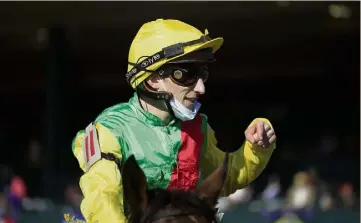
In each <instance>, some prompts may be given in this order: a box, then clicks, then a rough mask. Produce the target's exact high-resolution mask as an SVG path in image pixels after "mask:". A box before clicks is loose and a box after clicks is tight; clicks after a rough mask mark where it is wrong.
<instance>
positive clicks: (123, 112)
mask: <svg viewBox="0 0 361 223" xmlns="http://www.w3.org/2000/svg"><path fill="white" fill-rule="evenodd" d="M222 43H223V38H215V39H211V38H210V37H209V36H208V32H207V31H206V32H205V33H204V34H203V33H202V32H200V31H199V30H198V29H196V28H194V27H192V26H190V25H188V24H185V23H183V22H181V21H178V20H163V19H158V20H156V21H152V22H149V23H146V24H144V25H143V26H142V27H141V29H140V30H139V31H138V33H137V35H136V37H135V39H134V40H133V43H132V45H131V48H130V52H129V66H128V73H127V80H128V82H129V84H130V85H131V86H132V87H133V88H134V89H135V90H136V91H135V93H134V95H133V97H132V98H131V99H130V100H129V101H128V102H126V103H120V104H117V105H114V106H112V107H110V108H107V109H105V110H104V111H103V112H102V113H101V114H100V115H99V116H98V117H97V118H96V119H95V120H94V122H92V123H90V124H89V125H88V127H87V128H86V129H85V130H82V131H79V132H78V134H77V135H76V137H75V138H74V140H73V144H72V148H73V153H74V155H75V157H76V158H77V160H78V162H79V165H80V167H81V169H82V170H83V171H84V174H83V176H82V177H81V179H80V187H81V189H82V192H83V194H84V199H83V201H82V204H81V210H82V214H83V215H84V217H85V219H86V220H87V222H126V217H125V216H126V214H125V213H127V210H126V209H127V205H126V202H123V190H122V179H121V174H120V169H121V165H122V163H123V162H124V161H125V160H126V159H127V158H128V157H129V156H130V155H134V156H135V158H136V160H137V163H138V164H139V166H140V167H141V168H142V170H143V171H144V173H145V175H146V177H147V183H148V186H149V188H150V189H153V188H162V189H181V190H194V189H195V188H196V187H197V185H199V184H200V183H201V182H202V180H203V179H205V178H206V177H207V176H208V175H209V174H210V173H212V171H213V170H214V169H216V168H217V167H219V166H220V165H221V164H222V162H223V158H224V152H223V151H221V150H220V149H218V148H217V140H216V138H215V135H214V131H213V130H212V128H211V127H210V126H209V124H208V121H207V116H205V115H203V114H199V113H198V109H199V107H200V104H198V103H195V104H196V106H194V109H193V110H189V109H186V108H185V107H184V106H183V105H182V104H180V102H178V101H177V100H176V99H174V98H173V97H172V95H171V94H169V93H168V92H154V91H152V90H151V89H149V88H148V87H147V86H145V85H144V80H145V79H147V78H148V77H149V76H150V75H151V74H152V73H156V74H158V75H169V76H170V77H171V79H172V81H174V82H176V83H179V84H183V85H185V86H187V85H190V84H193V82H194V81H193V82H192V78H193V80H198V79H199V78H202V79H204V81H205V80H206V78H207V75H208V72H207V69H206V66H205V64H208V63H210V62H213V61H214V57H213V54H214V53H215V52H216V51H217V50H218V49H219V48H220V46H221V45H222ZM188 55H192V57H187V56H188ZM201 58H202V59H201ZM194 64H198V65H197V66H194ZM139 95H145V96H147V97H151V98H154V99H157V100H163V101H164V102H165V104H166V105H167V108H168V111H169V113H170V114H171V116H172V118H171V119H170V120H167V121H162V120H161V119H159V118H158V117H157V116H155V115H153V114H152V113H150V112H148V111H147V110H146V109H144V108H143V107H142V105H141V103H140V101H139ZM258 120H260V119H255V120H254V121H253V122H252V123H251V124H254V123H255V122H256V121H258ZM261 120H263V121H264V122H266V123H267V124H269V125H270V126H271V124H270V123H269V121H268V120H267V119H261ZM274 149H275V144H274V143H273V144H271V145H270V146H269V148H261V147H258V146H257V145H253V144H251V143H250V142H248V141H246V142H244V143H243V145H242V146H241V148H240V149H238V150H237V151H236V152H233V153H231V154H230V160H229V171H228V175H227V180H226V182H225V186H224V190H223V193H222V194H223V195H228V194H230V193H232V192H234V191H235V190H237V189H239V188H243V187H245V186H247V185H248V184H249V183H251V182H252V181H253V180H255V179H256V178H257V177H258V175H259V174H260V173H261V172H262V171H263V169H264V168H265V166H266V165H267V163H268V161H269V159H270V157H271V155H272V152H273V150H274Z"/></svg>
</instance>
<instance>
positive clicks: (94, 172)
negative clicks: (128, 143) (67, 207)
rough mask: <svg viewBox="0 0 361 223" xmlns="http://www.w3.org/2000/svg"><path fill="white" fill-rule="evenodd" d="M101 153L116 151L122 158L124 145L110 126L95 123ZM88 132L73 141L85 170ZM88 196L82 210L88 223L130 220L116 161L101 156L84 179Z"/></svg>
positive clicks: (82, 132)
mask: <svg viewBox="0 0 361 223" xmlns="http://www.w3.org/2000/svg"><path fill="white" fill-rule="evenodd" d="M95 128H96V130H97V133H98V141H99V145H100V150H101V152H104V153H112V154H114V155H115V156H116V157H117V158H119V159H120V160H121V158H122V155H121V148H120V145H119V143H118V141H117V139H116V138H115V137H114V136H113V134H112V133H111V132H110V130H109V129H107V128H106V127H104V126H102V125H101V124H99V123H96V124H95ZM83 139H84V131H81V132H79V133H78V134H77V136H76V137H75V139H74V141H73V153H74V155H75V157H76V159H77V160H78V163H79V166H80V168H81V169H82V170H83V171H85V160H84V154H83V145H82V144H83ZM79 184H80V188H81V190H82V192H83V195H84V199H83V200H82V202H81V212H82V214H83V216H84V218H85V219H86V221H87V222H88V223H108V222H112V223H113V222H114V223H115V222H116V223H123V222H126V220H125V219H126V218H125V216H124V211H123V189H122V182H121V176H120V170H119V169H118V166H117V165H116V163H115V162H113V161H109V160H106V159H100V160H98V161H97V162H95V163H94V164H93V165H92V166H91V167H90V169H89V170H88V171H87V172H84V174H83V175H82V177H81V178H80V183H79Z"/></svg>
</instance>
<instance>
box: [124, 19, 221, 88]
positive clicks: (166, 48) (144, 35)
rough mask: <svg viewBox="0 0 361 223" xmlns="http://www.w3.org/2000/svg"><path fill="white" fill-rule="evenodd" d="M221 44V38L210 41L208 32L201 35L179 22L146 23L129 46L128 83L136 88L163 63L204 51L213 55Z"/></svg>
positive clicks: (162, 20) (160, 20) (198, 31)
mask: <svg viewBox="0 0 361 223" xmlns="http://www.w3.org/2000/svg"><path fill="white" fill-rule="evenodd" d="M222 44H223V38H215V39H211V38H210V37H209V36H208V31H207V30H205V33H202V32H201V31H200V30H198V29H197V28H195V27H193V26H191V25H188V24H186V23H184V22H181V21H179V20H173V19H166V20H164V19H157V20H155V21H151V22H148V23H145V24H144V25H143V26H142V27H141V28H140V29H139V31H138V33H137V35H136V36H135V38H134V40H133V42H132V44H131V46H130V50H129V56H128V63H129V65H128V71H127V74H126V77H127V80H128V82H129V83H130V85H131V86H132V87H133V88H136V87H137V86H138V85H139V84H140V83H142V82H143V81H144V80H145V79H146V78H148V77H149V76H150V75H151V74H152V72H153V71H155V70H157V69H158V68H159V67H161V66H162V65H164V64H165V63H168V62H170V61H172V60H174V59H177V58H179V57H182V56H184V55H187V54H189V53H191V52H194V51H198V50H202V49H206V48H211V49H212V53H215V52H216V51H217V50H218V49H219V48H220V47H221V46H222Z"/></svg>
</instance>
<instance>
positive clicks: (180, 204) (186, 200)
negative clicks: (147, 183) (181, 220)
mask: <svg viewBox="0 0 361 223" xmlns="http://www.w3.org/2000/svg"><path fill="white" fill-rule="evenodd" d="M147 194H148V201H149V203H148V207H147V209H146V210H145V212H144V213H141V212H139V211H138V213H133V216H129V222H131V223H139V222H149V221H151V220H152V218H153V217H154V216H155V214H156V213H157V212H158V211H159V210H161V209H163V208H165V207H167V206H168V205H171V206H172V207H173V208H176V209H180V210H181V211H182V212H185V213H192V214H196V215H200V216H203V217H205V218H206V219H208V220H209V221H213V222H216V219H215V215H216V211H215V209H214V208H212V207H211V206H210V205H209V204H207V203H206V202H205V201H203V200H201V199H199V198H198V197H197V196H196V194H195V193H192V192H187V191H181V190H163V189H153V190H148V192H147Z"/></svg>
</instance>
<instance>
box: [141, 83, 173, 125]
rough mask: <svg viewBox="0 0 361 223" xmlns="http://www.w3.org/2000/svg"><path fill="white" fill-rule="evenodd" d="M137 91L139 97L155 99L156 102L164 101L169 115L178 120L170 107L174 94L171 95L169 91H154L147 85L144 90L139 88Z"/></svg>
mask: <svg viewBox="0 0 361 223" xmlns="http://www.w3.org/2000/svg"><path fill="white" fill-rule="evenodd" d="M136 91H137V94H138V97H139V94H142V95H144V96H146V97H149V98H152V99H155V100H164V103H165V106H166V108H167V110H168V113H169V114H170V115H171V116H172V117H173V118H177V117H176V116H175V115H174V112H173V109H172V106H171V105H170V100H171V99H172V97H173V94H172V93H169V92H167V91H154V90H151V88H150V86H147V84H146V83H144V88H142V87H137V88H136Z"/></svg>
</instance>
